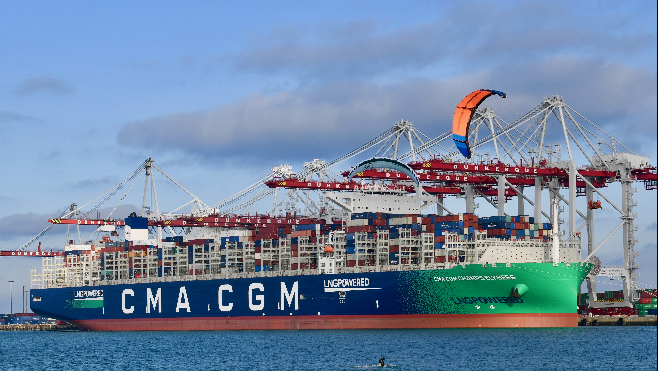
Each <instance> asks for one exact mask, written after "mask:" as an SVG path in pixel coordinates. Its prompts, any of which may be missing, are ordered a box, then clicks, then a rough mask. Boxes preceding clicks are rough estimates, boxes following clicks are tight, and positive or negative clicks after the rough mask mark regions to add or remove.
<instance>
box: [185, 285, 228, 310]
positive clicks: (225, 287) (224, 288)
mask: <svg viewBox="0 0 658 371" xmlns="http://www.w3.org/2000/svg"><path fill="white" fill-rule="evenodd" d="M222 291H228V292H233V287H232V286H231V285H221V286H219V290H218V292H217V304H219V310H221V311H222V312H230V311H231V309H233V303H228V305H223V304H222ZM176 312H178V308H176ZM188 312H189V310H188Z"/></svg>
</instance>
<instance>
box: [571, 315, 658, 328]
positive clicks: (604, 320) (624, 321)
mask: <svg viewBox="0 0 658 371" xmlns="http://www.w3.org/2000/svg"><path fill="white" fill-rule="evenodd" d="M578 326H656V316H592V317H581V318H580V319H579V320H578Z"/></svg>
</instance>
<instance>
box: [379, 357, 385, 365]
mask: <svg viewBox="0 0 658 371" xmlns="http://www.w3.org/2000/svg"><path fill="white" fill-rule="evenodd" d="M385 360H386V358H384V357H379V364H378V365H377V366H381V367H384V361H385Z"/></svg>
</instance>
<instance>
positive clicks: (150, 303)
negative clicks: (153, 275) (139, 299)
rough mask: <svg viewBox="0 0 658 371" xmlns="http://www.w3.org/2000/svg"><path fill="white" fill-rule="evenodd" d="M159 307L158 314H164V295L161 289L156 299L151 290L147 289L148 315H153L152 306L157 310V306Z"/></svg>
mask: <svg viewBox="0 0 658 371" xmlns="http://www.w3.org/2000/svg"><path fill="white" fill-rule="evenodd" d="M156 305H157V306H158V313H162V294H161V292H160V288H159V287H158V291H156V294H155V297H153V292H152V291H151V288H150V287H149V288H147V289H146V313H151V306H153V310H155V306H156Z"/></svg>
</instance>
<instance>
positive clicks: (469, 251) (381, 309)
mask: <svg viewBox="0 0 658 371" xmlns="http://www.w3.org/2000/svg"><path fill="white" fill-rule="evenodd" d="M325 195H326V197H329V198H330V197H335V198H336V199H337V200H338V199H339V198H340V199H341V200H342V201H341V202H343V203H347V204H350V206H351V212H349V213H344V214H342V217H340V218H339V217H336V216H335V215H334V216H329V215H327V216H325V217H317V218H311V217H298V216H296V215H287V216H286V217H281V218H273V217H269V216H262V215H261V216H227V215H207V216H202V217H188V218H187V219H177V220H164V221H162V220H152V219H149V218H146V217H140V216H137V215H131V216H130V217H127V218H125V219H124V220H122V221H107V220H104V221H102V220H99V221H87V220H77V221H75V220H74V221H70V220H69V221H64V220H53V221H52V222H53V223H62V224H65V223H77V224H87V223H89V224H95V223H96V224H101V225H99V226H98V228H99V230H100V229H103V230H105V231H108V233H107V234H108V235H106V236H103V237H102V238H100V239H99V240H96V241H88V242H87V243H86V244H82V245H74V244H70V245H67V246H66V252H65V255H64V256H55V257H44V258H42V259H43V263H42V269H41V272H37V271H36V270H33V272H32V287H33V289H32V290H31V292H30V297H31V309H32V310H33V311H34V312H35V313H37V314H39V315H42V316H47V317H51V318H56V319H59V320H63V321H67V322H70V323H73V324H76V325H78V326H79V327H81V328H83V329H88V330H98V331H133V330H138V331H141V330H243V329H384V328H472V327H474V328H479V327H575V326H577V319H578V314H577V309H578V307H577V304H578V303H577V297H578V292H579V288H580V285H581V283H582V282H583V280H584V278H585V277H586V276H587V274H588V273H589V271H590V269H591V268H592V266H593V264H590V263H583V262H582V261H581V246H580V241H579V240H577V239H570V240H568V241H561V240H560V239H559V237H558V236H559V231H558V228H557V226H556V225H555V224H553V223H541V222H539V221H536V220H534V218H533V217H530V216H527V215H518V216H508V215H504V216H492V217H478V216H477V215H475V214H472V213H461V214H448V215H442V214H441V213H435V214H421V212H420V211H421V209H422V207H423V206H424V203H423V202H424V201H423V200H424V197H425V198H426V197H427V195H423V194H422V192H418V193H417V194H411V195H410V194H408V193H406V192H405V193H404V194H403V193H401V192H396V190H395V189H392V188H386V187H377V186H373V185H369V186H363V187H356V188H355V189H352V190H351V192H350V193H348V194H347V193H341V192H339V191H336V192H327V193H326V194H325ZM393 208H394V209H395V211H396V212H392V209H393ZM360 210H372V211H360ZM117 225H122V226H123V228H124V236H125V238H122V239H121V240H118V241H117V240H116V238H115V237H116V235H117V234H118V233H116V231H115V227H116V226H117ZM166 227H188V228H189V230H188V232H189V233H187V234H185V235H184V236H183V235H176V236H169V237H164V238H158V239H153V238H152V237H153V235H156V234H154V233H153V231H154V230H157V231H158V232H157V235H158V236H160V235H161V229H162V228H166ZM149 228H150V231H149ZM113 238H114V239H115V240H113Z"/></svg>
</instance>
